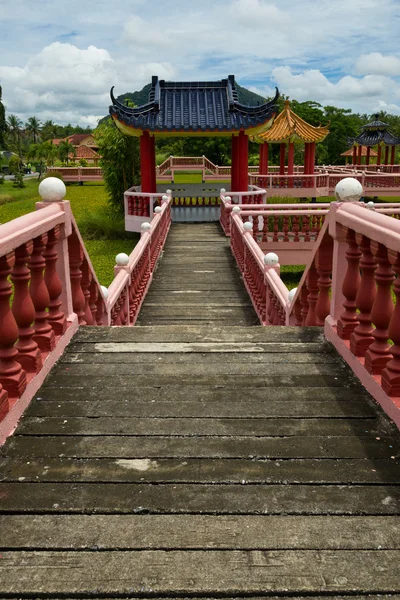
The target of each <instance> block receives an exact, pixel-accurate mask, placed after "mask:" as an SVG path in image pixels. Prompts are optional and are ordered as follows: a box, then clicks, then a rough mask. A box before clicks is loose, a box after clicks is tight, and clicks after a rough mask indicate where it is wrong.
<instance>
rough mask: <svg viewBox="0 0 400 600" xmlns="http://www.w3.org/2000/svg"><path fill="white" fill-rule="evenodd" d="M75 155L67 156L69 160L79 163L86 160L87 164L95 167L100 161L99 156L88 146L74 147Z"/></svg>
mask: <svg viewBox="0 0 400 600" xmlns="http://www.w3.org/2000/svg"><path fill="white" fill-rule="evenodd" d="M75 150H76V155H75V156H74V155H73V154H72V153H71V154H70V155H69V158H70V160H73V161H77V162H79V161H80V160H86V161H87V163H89V164H91V165H95V166H97V165H98V163H99V160H100V155H99V154H98V153H97V152H96V151H95V150H93V149H92V148H90V147H89V146H83V145H82V146H76V147H75Z"/></svg>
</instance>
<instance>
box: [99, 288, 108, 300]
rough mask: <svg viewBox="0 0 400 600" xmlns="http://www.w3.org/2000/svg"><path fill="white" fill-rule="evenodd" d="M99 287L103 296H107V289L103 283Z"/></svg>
mask: <svg viewBox="0 0 400 600" xmlns="http://www.w3.org/2000/svg"><path fill="white" fill-rule="evenodd" d="M100 289H101V291H102V292H103V296H104V298H108V289H107V288H106V287H105V286H104V285H101V286H100Z"/></svg>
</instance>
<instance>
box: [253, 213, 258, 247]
mask: <svg viewBox="0 0 400 600" xmlns="http://www.w3.org/2000/svg"><path fill="white" fill-rule="evenodd" d="M257 234H258V217H253V238H254V239H255V240H256V241H257Z"/></svg>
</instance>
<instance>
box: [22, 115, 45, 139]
mask: <svg viewBox="0 0 400 600" xmlns="http://www.w3.org/2000/svg"><path fill="white" fill-rule="evenodd" d="M41 128H42V124H41V122H40V121H39V119H37V118H36V117H29V119H28V122H27V123H26V125H25V130H26V131H28V132H29V133H30V134H31V135H32V137H33V143H34V144H37V140H38V137H39V135H40V131H41Z"/></svg>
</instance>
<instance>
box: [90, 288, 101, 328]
mask: <svg viewBox="0 0 400 600" xmlns="http://www.w3.org/2000/svg"><path fill="white" fill-rule="evenodd" d="M98 296H99V289H98V287H97V281H96V280H95V279H94V278H93V279H92V281H91V283H90V288H89V308H90V312H91V313H92V325H96V324H97V300H98Z"/></svg>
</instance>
